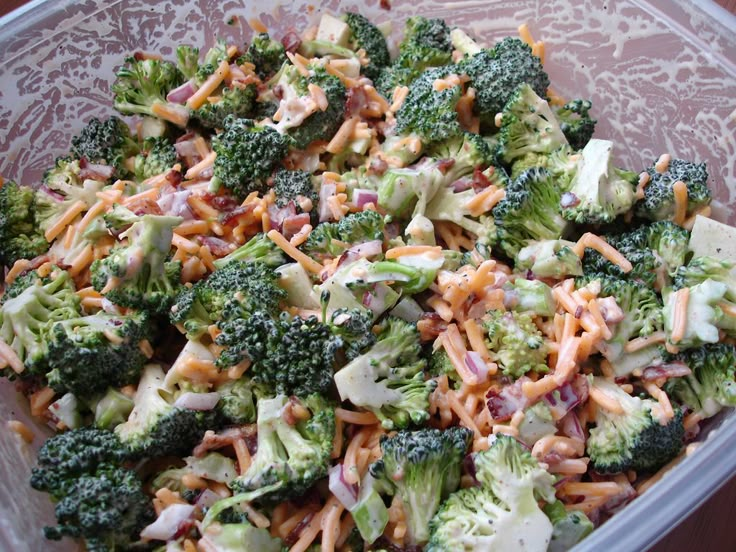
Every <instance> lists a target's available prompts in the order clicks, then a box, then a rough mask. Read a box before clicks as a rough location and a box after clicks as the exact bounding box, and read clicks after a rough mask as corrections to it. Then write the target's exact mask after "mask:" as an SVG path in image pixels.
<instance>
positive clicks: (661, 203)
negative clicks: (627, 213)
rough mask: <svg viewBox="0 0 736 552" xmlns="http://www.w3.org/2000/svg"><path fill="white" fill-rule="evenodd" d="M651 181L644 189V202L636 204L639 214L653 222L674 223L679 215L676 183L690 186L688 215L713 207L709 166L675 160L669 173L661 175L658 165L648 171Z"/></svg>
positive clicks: (669, 168) (666, 171)
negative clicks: (673, 187)
mask: <svg viewBox="0 0 736 552" xmlns="http://www.w3.org/2000/svg"><path fill="white" fill-rule="evenodd" d="M647 174H649V182H648V183H647V185H646V186H645V187H644V199H641V200H639V201H638V202H637V203H636V205H635V210H636V214H637V215H638V216H640V217H642V218H645V219H649V220H672V217H674V215H675V193H674V191H673V190H672V186H673V184H674V183H675V182H677V181H680V182H684V183H685V186H687V215H688V216H689V215H692V214H693V213H694V212H695V211H698V210H700V209H702V208H703V207H705V206H707V205H709V204H710V202H711V199H712V193H711V191H710V190H709V189H708V170H707V169H706V167H705V163H700V164H698V163H691V162H690V161H683V160H682V159H672V160H671V161H670V162H669V165H668V167H667V170H665V171H664V172H662V173H660V172H659V171H657V169H656V168H655V167H654V166H651V167H649V168H648V169H647Z"/></svg>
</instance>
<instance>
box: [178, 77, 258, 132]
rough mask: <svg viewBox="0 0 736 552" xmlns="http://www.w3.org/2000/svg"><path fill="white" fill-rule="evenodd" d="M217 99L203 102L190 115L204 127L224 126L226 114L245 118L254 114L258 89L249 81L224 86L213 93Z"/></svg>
mask: <svg viewBox="0 0 736 552" xmlns="http://www.w3.org/2000/svg"><path fill="white" fill-rule="evenodd" d="M214 96H215V97H216V98H217V100H215V101H212V102H205V103H204V104H203V105H202V106H201V107H199V108H197V109H196V110H195V111H193V112H192V117H193V118H194V119H196V120H197V121H198V122H199V124H201V125H202V126H203V127H205V128H211V129H215V128H218V129H219V128H224V127H225V120H226V119H227V117H228V116H232V117H236V118H238V119H245V118H247V117H251V116H253V115H254V113H253V110H254V108H255V103H256V97H257V96H258V89H257V88H256V85H255V84H253V83H251V84H248V85H246V86H242V87H241V86H233V87H227V86H224V87H222V88H221V90H219V91H218V92H217V93H216V94H215V95H214Z"/></svg>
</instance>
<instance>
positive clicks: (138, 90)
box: [111, 57, 189, 127]
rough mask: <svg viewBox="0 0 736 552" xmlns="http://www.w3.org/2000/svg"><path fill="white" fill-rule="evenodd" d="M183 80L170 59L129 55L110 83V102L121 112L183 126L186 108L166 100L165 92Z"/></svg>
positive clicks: (187, 114)
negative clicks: (141, 57) (111, 96)
mask: <svg viewBox="0 0 736 552" xmlns="http://www.w3.org/2000/svg"><path fill="white" fill-rule="evenodd" d="M183 80H184V79H183V75H182V74H181V72H180V71H179V69H178V68H177V67H176V64H174V63H171V62H170V61H166V60H162V59H136V58H135V57H128V58H126V59H125V64H124V65H123V66H122V67H121V68H120V69H118V72H117V74H116V79H115V82H114V83H113V84H112V87H111V90H112V93H113V104H112V105H113V107H114V108H115V109H116V110H117V111H119V112H120V113H122V114H123V115H147V116H149V117H157V118H160V119H163V120H165V121H169V122H172V123H174V124H176V125H177V126H180V127H184V126H186V124H187V122H188V120H189V109H188V108H187V107H185V106H181V105H178V104H174V103H171V102H169V101H167V100H166V95H167V94H168V93H169V92H171V91H172V90H173V89H174V88H176V87H177V86H179V85H180V84H181V83H182V82H183Z"/></svg>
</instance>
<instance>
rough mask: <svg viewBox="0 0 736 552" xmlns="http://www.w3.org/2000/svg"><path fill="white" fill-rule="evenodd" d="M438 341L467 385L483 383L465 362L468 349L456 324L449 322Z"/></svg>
mask: <svg viewBox="0 0 736 552" xmlns="http://www.w3.org/2000/svg"><path fill="white" fill-rule="evenodd" d="M440 342H441V343H442V347H443V348H444V349H445V352H447V356H449V357H450V361H451V362H452V365H453V366H454V367H455V371H457V373H458V375H459V376H460V378H461V379H462V380H463V381H464V382H465V383H467V384H468V385H479V384H480V383H483V382H482V381H481V380H480V378H479V377H478V374H476V373H475V372H473V371H471V370H470V368H468V367H467V365H466V364H465V355H466V354H467V352H468V351H467V349H466V348H465V343H464V342H463V338H462V336H461V335H460V330H459V329H458V327H457V324H450V325H448V326H447V330H445V331H444V332H442V333H441V334H440ZM471 429H472V428H471Z"/></svg>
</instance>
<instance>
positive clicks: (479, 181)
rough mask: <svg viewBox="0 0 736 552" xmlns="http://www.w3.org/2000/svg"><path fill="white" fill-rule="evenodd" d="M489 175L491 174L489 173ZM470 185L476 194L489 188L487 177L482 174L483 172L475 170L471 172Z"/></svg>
mask: <svg viewBox="0 0 736 552" xmlns="http://www.w3.org/2000/svg"><path fill="white" fill-rule="evenodd" d="M491 174H493V173H492V172H491ZM472 184H473V190H475V193H478V192H480V191H483V190H485V189H486V188H487V187H488V186H490V185H491V181H490V180H489V179H488V177H487V176H486V175H485V174H483V171H481V170H480V169H478V168H476V169H475V170H474V171H473V180H472Z"/></svg>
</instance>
